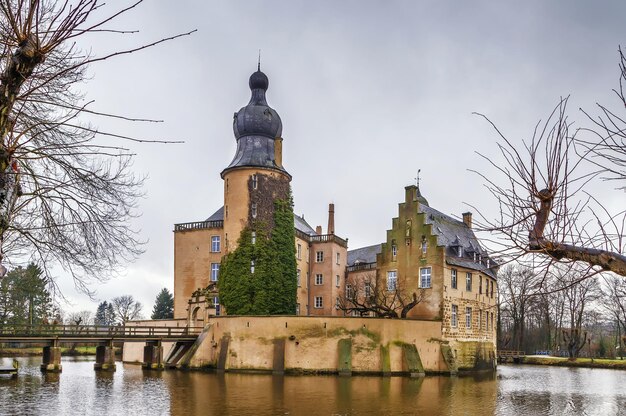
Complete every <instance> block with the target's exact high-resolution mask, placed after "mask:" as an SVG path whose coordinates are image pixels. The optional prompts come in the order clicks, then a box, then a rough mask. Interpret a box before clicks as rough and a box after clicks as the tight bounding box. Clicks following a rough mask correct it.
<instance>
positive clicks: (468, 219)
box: [462, 212, 472, 228]
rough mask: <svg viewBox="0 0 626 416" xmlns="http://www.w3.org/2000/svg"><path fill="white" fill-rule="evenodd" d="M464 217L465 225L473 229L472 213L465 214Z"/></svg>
mask: <svg viewBox="0 0 626 416" xmlns="http://www.w3.org/2000/svg"><path fill="white" fill-rule="evenodd" d="M462 215H463V222H464V223H465V225H467V226H468V227H469V228H472V213H471V212H464V213H463V214H462Z"/></svg>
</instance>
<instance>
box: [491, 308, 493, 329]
mask: <svg viewBox="0 0 626 416" xmlns="http://www.w3.org/2000/svg"><path fill="white" fill-rule="evenodd" d="M491 330H492V331H493V312H491Z"/></svg>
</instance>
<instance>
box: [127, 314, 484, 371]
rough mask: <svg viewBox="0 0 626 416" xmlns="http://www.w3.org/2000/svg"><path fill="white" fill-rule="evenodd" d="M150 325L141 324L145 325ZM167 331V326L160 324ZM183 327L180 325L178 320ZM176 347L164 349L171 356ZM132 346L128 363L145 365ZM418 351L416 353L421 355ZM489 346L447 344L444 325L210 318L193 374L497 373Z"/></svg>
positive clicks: (138, 347)
mask: <svg viewBox="0 0 626 416" xmlns="http://www.w3.org/2000/svg"><path fill="white" fill-rule="evenodd" d="M149 322H150V321H143V322H141V323H140V324H141V325H144V326H145V325H147V324H149ZM156 322H158V323H159V325H162V323H163V321H156ZM172 325H180V321H179V322H176V321H172ZM171 346H172V344H171V343H163V347H164V349H163V353H164V354H163V355H164V356H165V357H166V356H167V355H168V352H169V350H170V348H171ZM142 353H143V343H127V344H126V346H125V347H124V356H123V360H124V362H141V360H142ZM415 353H417V355H415ZM494 363H495V345H494V344H493V343H491V342H481V341H469V342H463V341H456V340H446V339H444V338H442V336H441V322H440V321H420V320H409V319H403V320H400V319H380V318H350V317H329V316H326V317H295V316H294V317H291V316H289V317H288V316H276V317H266V316H262V317H261V316H249V317H247V316H246V317H241V316H221V317H211V319H210V321H209V328H208V331H207V334H206V338H205V339H204V341H203V342H202V343H201V344H200V345H199V347H198V349H197V351H196V353H195V355H194V357H193V358H192V359H191V361H190V362H189V367H191V368H207V369H216V370H224V371H261V372H272V371H275V372H276V371H277V372H282V371H284V372H285V373H296V374H298V373H346V372H348V373H352V374H377V375H383V374H384V375H390V374H398V375H400V374H413V375H415V374H419V373H444V374H446V373H447V374H450V373H456V372H457V369H458V370H459V371H473V370H489V369H490V370H493V369H495V364H494Z"/></svg>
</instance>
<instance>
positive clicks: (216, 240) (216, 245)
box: [211, 235, 220, 253]
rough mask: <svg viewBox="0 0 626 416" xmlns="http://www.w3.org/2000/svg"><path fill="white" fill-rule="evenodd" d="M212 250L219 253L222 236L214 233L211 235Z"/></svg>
mask: <svg viewBox="0 0 626 416" xmlns="http://www.w3.org/2000/svg"><path fill="white" fill-rule="evenodd" d="M211 252H212V253H219V252H220V236H219V235H214V236H212V237H211Z"/></svg>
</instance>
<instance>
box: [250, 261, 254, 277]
mask: <svg viewBox="0 0 626 416" xmlns="http://www.w3.org/2000/svg"><path fill="white" fill-rule="evenodd" d="M250 273H253V274H254V260H250Z"/></svg>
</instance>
